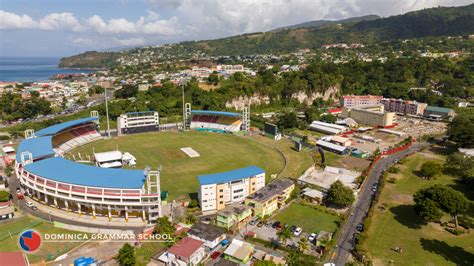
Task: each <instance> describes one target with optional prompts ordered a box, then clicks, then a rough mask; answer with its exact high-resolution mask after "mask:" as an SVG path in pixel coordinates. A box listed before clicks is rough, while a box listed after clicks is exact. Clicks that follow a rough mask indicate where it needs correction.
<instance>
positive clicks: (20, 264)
mask: <svg viewBox="0 0 474 266" xmlns="http://www.w3.org/2000/svg"><path fill="white" fill-rule="evenodd" d="M0 261H1V263H0V264H1V265H15V266H28V265H30V262H29V261H28V257H27V256H26V255H25V254H23V253H21V252H19V251H16V252H0Z"/></svg>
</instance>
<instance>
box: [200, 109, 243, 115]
mask: <svg viewBox="0 0 474 266" xmlns="http://www.w3.org/2000/svg"><path fill="white" fill-rule="evenodd" d="M191 113H192V114H196V115H222V116H240V113H233V112H223V111H211V110H192V111H191Z"/></svg>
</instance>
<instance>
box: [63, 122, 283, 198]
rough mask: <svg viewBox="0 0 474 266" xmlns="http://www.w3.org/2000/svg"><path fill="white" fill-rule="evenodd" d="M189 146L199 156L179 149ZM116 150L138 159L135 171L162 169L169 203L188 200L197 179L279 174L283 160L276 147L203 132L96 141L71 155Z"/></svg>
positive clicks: (163, 133)
mask: <svg viewBox="0 0 474 266" xmlns="http://www.w3.org/2000/svg"><path fill="white" fill-rule="evenodd" d="M184 147H191V148H193V149H194V150H195V151H197V152H198V153H199V154H200V156H199V157H196V158H190V157H188V156H187V155H186V154H185V153H184V152H182V151H181V150H180V148H184ZM116 148H118V149H119V150H120V151H121V152H129V153H131V154H132V155H134V156H135V157H136V158H137V168H138V169H143V168H144V167H145V166H150V167H152V168H156V167H158V166H160V165H161V166H162V175H161V188H162V191H168V192H169V200H172V199H177V198H189V197H192V196H194V195H196V193H197V190H198V181H197V176H198V175H201V174H211V173H217V172H223V171H228V170H233V169H236V168H240V167H246V166H249V165H256V166H259V167H261V168H263V169H264V170H265V171H266V173H267V181H269V179H270V175H272V174H277V173H279V172H280V171H281V170H282V169H283V167H284V164H285V160H284V158H283V156H282V154H280V153H279V152H278V151H277V150H276V149H275V148H273V147H269V146H267V145H264V144H261V143H259V142H256V141H253V140H251V139H248V138H245V137H237V136H234V135H230V134H219V133H205V132H196V131H191V132H153V133H145V134H136V135H126V136H121V137H115V138H112V139H109V140H99V141H96V142H93V143H89V144H87V145H84V146H82V147H80V148H78V149H76V150H73V151H72V152H71V153H70V154H74V155H76V159H77V155H78V154H79V153H80V154H81V156H82V157H83V158H84V157H85V156H86V155H91V156H92V154H93V150H95V152H103V151H111V150H115V149H116Z"/></svg>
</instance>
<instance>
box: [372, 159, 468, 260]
mask: <svg viewBox="0 0 474 266" xmlns="http://www.w3.org/2000/svg"><path fill="white" fill-rule="evenodd" d="M426 160H435V161H439V162H443V161H444V157H443V156H440V155H436V154H434V153H432V152H429V151H427V152H424V153H421V154H417V155H414V156H411V157H409V158H408V159H407V160H406V162H405V163H404V165H401V166H398V167H399V168H400V170H401V172H400V173H399V174H390V175H389V178H391V177H394V178H396V182H395V184H392V183H386V185H385V187H384V188H383V190H382V193H381V196H380V200H379V202H378V204H377V205H376V206H375V209H374V215H373V216H372V218H371V221H372V222H371V225H370V227H369V228H367V230H368V231H367V235H368V239H367V241H366V242H365V247H364V248H365V249H367V250H368V251H369V253H370V257H371V258H372V259H373V261H374V264H375V265H387V264H390V261H393V265H472V263H473V262H474V241H473V239H474V233H472V232H471V233H467V234H463V235H461V236H455V235H453V234H451V233H449V232H447V231H445V230H444V229H443V228H442V227H440V225H439V224H436V223H428V224H424V223H423V222H422V221H421V219H420V218H419V217H418V216H417V215H416V214H415V212H414V210H413V204H414V202H413V198H412V196H413V194H414V193H415V192H416V191H417V190H419V189H421V188H424V187H428V186H431V185H433V184H444V185H450V186H454V187H456V183H455V180H454V179H453V178H452V177H450V176H447V175H441V176H439V177H437V178H436V179H435V180H430V181H428V180H423V179H421V178H420V177H418V176H416V175H415V174H414V173H413V171H416V170H418V169H419V168H420V166H421V164H422V163H423V162H424V161H426ZM456 188H457V187H456ZM380 206H385V208H380ZM445 219H446V220H448V219H449V217H445ZM397 246H398V247H400V248H402V249H403V252H402V253H397V252H394V251H392V250H391V249H392V248H394V247H397Z"/></svg>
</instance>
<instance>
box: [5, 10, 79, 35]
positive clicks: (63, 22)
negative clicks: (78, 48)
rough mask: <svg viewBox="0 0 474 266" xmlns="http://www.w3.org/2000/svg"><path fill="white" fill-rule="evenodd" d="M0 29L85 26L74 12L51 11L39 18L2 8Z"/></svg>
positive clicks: (76, 27) (43, 28) (77, 28)
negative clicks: (35, 18)
mask: <svg viewBox="0 0 474 266" xmlns="http://www.w3.org/2000/svg"><path fill="white" fill-rule="evenodd" d="M0 29H2V30H13V29H39V30H71V31H76V32H78V31H81V30H83V27H82V26H81V24H80V23H79V22H78V21H77V19H76V18H75V17H74V15H73V14H72V13H68V12H64V13H51V14H49V15H47V16H45V17H43V18H40V19H39V20H34V19H32V18H31V17H30V16H28V15H21V16H20V15H17V14H14V13H10V12H6V11H3V10H0Z"/></svg>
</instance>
